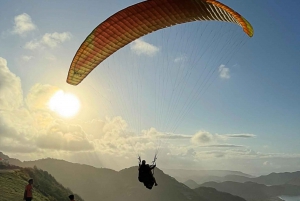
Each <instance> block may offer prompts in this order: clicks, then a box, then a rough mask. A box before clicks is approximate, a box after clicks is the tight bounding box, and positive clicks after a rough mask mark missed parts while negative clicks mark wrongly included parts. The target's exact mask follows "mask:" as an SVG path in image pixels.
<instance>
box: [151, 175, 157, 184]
mask: <svg viewBox="0 0 300 201" xmlns="http://www.w3.org/2000/svg"><path fill="white" fill-rule="evenodd" d="M152 178H153V181H154V184H155V186H157V183H156V179H155V177H154V176H153V175H152Z"/></svg>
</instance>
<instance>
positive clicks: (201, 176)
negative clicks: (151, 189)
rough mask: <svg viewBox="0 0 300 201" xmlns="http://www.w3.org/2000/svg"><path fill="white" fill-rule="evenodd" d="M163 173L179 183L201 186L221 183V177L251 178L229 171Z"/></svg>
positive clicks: (168, 170)
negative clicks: (214, 182)
mask: <svg viewBox="0 0 300 201" xmlns="http://www.w3.org/2000/svg"><path fill="white" fill-rule="evenodd" d="M163 170H164V172H165V173H166V174H168V175H170V176H172V177H174V178H176V179H177V180H178V181H180V182H185V181H187V180H194V181H195V182H196V183H198V184H201V183H204V182H208V181H216V182H222V181H223V177H225V176H227V175H237V176H243V177H247V178H253V176H251V175H249V174H245V173H243V172H240V171H230V170H182V169H163Z"/></svg>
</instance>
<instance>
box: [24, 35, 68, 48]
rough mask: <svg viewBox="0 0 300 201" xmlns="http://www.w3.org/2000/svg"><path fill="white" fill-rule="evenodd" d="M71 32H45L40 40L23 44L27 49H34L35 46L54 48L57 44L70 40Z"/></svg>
mask: <svg viewBox="0 0 300 201" xmlns="http://www.w3.org/2000/svg"><path fill="white" fill-rule="evenodd" d="M71 37H72V34H71V33H70V32H63V33H57V32H54V33H46V34H45V35H44V36H43V37H42V38H41V39H40V40H32V41H29V42H27V43H26V44H25V46H24V48H25V49H29V50H35V49H37V48H45V47H50V48H55V47H57V46H58V45H59V44H61V43H63V42H65V41H68V40H70V39H71Z"/></svg>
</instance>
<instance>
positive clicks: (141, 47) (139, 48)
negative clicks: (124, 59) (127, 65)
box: [130, 39, 159, 56]
mask: <svg viewBox="0 0 300 201" xmlns="http://www.w3.org/2000/svg"><path fill="white" fill-rule="evenodd" d="M130 49H131V50H132V51H133V52H134V53H136V54H137V55H141V54H144V55H147V56H154V55H155V54H156V53H158V51H159V48H158V47H156V46H154V45H152V44H150V43H147V42H145V41H143V40H141V39H137V40H135V41H133V42H132V43H131V45H130Z"/></svg>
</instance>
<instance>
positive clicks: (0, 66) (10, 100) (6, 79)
mask: <svg viewBox="0 0 300 201" xmlns="http://www.w3.org/2000/svg"><path fill="white" fill-rule="evenodd" d="M22 105H23V92H22V89H21V80H20V78H19V77H17V76H16V75H15V74H13V73H12V72H10V70H9V69H8V67H7V61H6V60H5V59H4V58H2V57H0V110H1V109H2V110H12V109H15V108H19V107H21V106H22Z"/></svg>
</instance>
